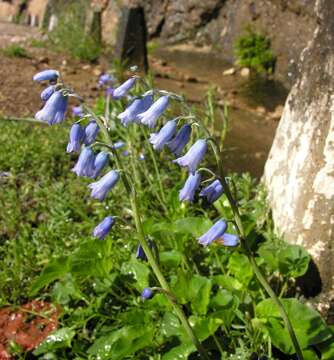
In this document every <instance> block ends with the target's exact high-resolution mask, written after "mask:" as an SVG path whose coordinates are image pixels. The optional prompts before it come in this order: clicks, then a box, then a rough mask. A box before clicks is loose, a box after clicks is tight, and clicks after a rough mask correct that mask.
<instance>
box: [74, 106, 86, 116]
mask: <svg viewBox="0 0 334 360" xmlns="http://www.w3.org/2000/svg"><path fill="white" fill-rule="evenodd" d="M72 115H73V116H84V112H83V110H82V107H81V106H80V105H79V106H73V107H72Z"/></svg>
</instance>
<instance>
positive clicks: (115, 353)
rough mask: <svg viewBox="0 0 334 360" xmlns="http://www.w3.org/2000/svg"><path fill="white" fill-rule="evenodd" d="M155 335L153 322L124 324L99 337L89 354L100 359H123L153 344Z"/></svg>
mask: <svg viewBox="0 0 334 360" xmlns="http://www.w3.org/2000/svg"><path fill="white" fill-rule="evenodd" d="M153 336H154V326H153V324H143V325H134V326H131V325H130V326H124V327H123V328H121V329H119V330H116V331H113V332H112V333H110V334H109V335H106V336H102V337H100V338H98V339H97V340H96V341H95V342H94V344H93V345H92V346H91V347H90V348H89V349H88V354H89V355H91V356H94V357H96V358H98V359H100V360H110V359H112V360H119V359H123V358H125V357H127V356H130V355H133V354H135V352H136V351H138V350H140V349H142V348H144V347H146V346H149V345H151V344H152V340H153Z"/></svg>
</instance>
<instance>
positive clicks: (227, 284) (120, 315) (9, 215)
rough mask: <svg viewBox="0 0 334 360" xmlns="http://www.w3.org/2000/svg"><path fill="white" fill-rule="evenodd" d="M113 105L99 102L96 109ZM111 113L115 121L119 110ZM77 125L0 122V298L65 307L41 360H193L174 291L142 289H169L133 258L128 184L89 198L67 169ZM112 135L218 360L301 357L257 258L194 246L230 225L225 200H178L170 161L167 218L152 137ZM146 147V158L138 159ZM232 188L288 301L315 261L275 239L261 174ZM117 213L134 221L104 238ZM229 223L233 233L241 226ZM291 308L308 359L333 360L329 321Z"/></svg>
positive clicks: (130, 132)
mask: <svg viewBox="0 0 334 360" xmlns="http://www.w3.org/2000/svg"><path fill="white" fill-rule="evenodd" d="M103 107H104V101H103V100H100V101H99V102H98V105H97V111H98V113H99V114H103V111H104V110H103ZM110 110H111V113H113V114H117V113H118V112H119V111H120V110H121V104H120V102H118V103H115V105H113V107H112V108H111V109H110ZM207 114H209V110H208V112H207ZM68 130H69V128H68V126H66V125H65V127H64V126H54V127H52V128H51V127H44V126H41V125H37V124H27V123H15V122H4V121H2V122H0V141H1V143H2V151H1V152H0V169H1V172H2V173H1V174H2V175H1V176H0V182H1V186H2V188H3V189H4V191H2V192H1V193H0V205H1V208H2V211H1V212H0V258H1V261H2V263H3V266H2V267H1V268H0V278H1V280H2V281H1V282H0V284H1V285H0V299H1V303H2V304H18V305H20V304H22V303H24V302H26V301H27V300H29V299H34V298H36V297H38V298H41V299H46V300H48V301H50V302H52V303H53V304H55V305H58V306H59V307H61V309H62V314H61V316H60V328H59V329H58V330H56V331H55V332H54V333H53V334H51V335H50V336H49V337H48V338H47V339H46V340H45V341H44V342H43V343H41V344H40V346H39V347H38V348H37V349H35V350H34V356H35V357H36V358H40V359H46V358H48V359H72V358H73V359H92V360H93V359H97V358H99V359H111V358H112V359H152V360H175V359H192V358H196V354H195V352H196V349H195V347H194V345H193V343H192V342H190V340H189V337H188V335H187V334H186V332H185V330H184V329H183V327H182V326H181V324H180V321H179V319H178V317H177V316H176V315H175V313H174V311H173V308H172V306H171V304H170V303H169V302H168V301H167V299H166V296H165V294H163V293H156V295H155V296H154V297H153V299H151V300H150V301H146V302H142V301H141V299H140V293H141V291H142V289H143V288H144V287H147V286H151V287H155V286H158V284H157V281H156V279H155V277H154V276H153V273H152V271H151V269H150V267H149V266H148V264H147V263H146V262H144V261H141V260H138V259H136V258H135V256H134V254H135V251H136V248H137V245H138V237H137V234H136V233H135V232H134V231H133V230H132V229H133V225H134V224H133V220H132V216H131V209H130V204H129V199H128V197H127V195H126V193H125V192H124V191H123V189H122V187H121V186H119V185H117V188H116V189H115V191H113V194H111V195H110V196H108V199H107V201H106V202H104V203H97V202H96V201H91V200H90V198H89V191H88V189H87V185H88V183H89V181H88V180H85V179H83V178H77V177H76V176H75V175H74V174H73V173H72V172H71V171H70V168H71V167H73V164H74V162H75V160H76V157H77V156H76V155H66V154H65V151H64V150H65V148H66V142H67V139H68ZM194 131H196V130H194ZM115 133H116V134H115V139H114V140H119V139H122V140H124V141H126V142H127V144H131V145H128V146H131V155H132V156H129V157H126V158H124V159H123V161H124V162H125V164H126V167H127V169H128V171H129V172H130V173H131V174H133V178H134V181H137V185H138V189H139V190H138V196H139V204H140V214H141V217H142V219H143V220H144V224H143V225H144V232H145V234H146V236H147V237H148V239H150V240H152V241H154V244H155V247H156V250H157V253H158V254H159V262H160V265H161V268H162V271H163V273H164V275H165V276H166V278H167V279H168V282H169V283H170V284H171V289H172V292H173V294H174V295H175V296H176V299H177V302H178V304H181V305H182V307H183V309H184V310H185V312H186V313H187V315H188V317H189V321H190V323H191V325H192V326H193V328H194V331H195V333H196V335H197V336H198V337H199V339H200V340H201V341H205V346H206V347H207V348H208V349H209V352H210V358H212V359H227V358H229V359H238V358H241V359H249V358H251V355H252V354H253V353H256V354H258V355H259V356H261V355H266V356H268V358H270V359H274V357H273V356H272V355H271V354H272V349H271V347H272V345H273V346H275V347H276V348H278V349H280V350H281V351H283V352H285V353H286V354H291V353H292V352H293V350H292V347H291V343H290V340H289V338H288V337H287V333H286V332H285V329H284V327H283V326H282V319H281V317H280V315H279V313H278V310H277V309H276V308H275V305H274V304H272V303H271V301H270V300H268V299H267V296H266V294H265V293H264V292H263V291H262V290H261V288H260V285H259V283H258V281H257V280H256V277H255V275H254V273H253V270H252V268H251V266H250V263H249V261H248V258H247V257H246V256H245V255H244V254H243V253H242V252H241V251H239V250H238V249H230V248H226V247H223V246H221V245H219V244H212V246H210V247H208V248H203V247H200V246H198V244H197V241H196V238H197V237H198V236H200V235H201V234H202V233H204V232H205V231H207V230H208V229H209V228H210V226H211V225H212V221H211V220H210V219H216V218H218V217H224V218H225V219H227V220H232V218H233V217H232V213H231V209H230V207H229V206H228V204H227V199H226V196H222V197H221V198H220V199H219V200H218V201H216V202H215V204H214V207H209V208H205V209H203V206H202V205H203V203H202V202H201V200H196V201H195V203H194V204H193V206H191V207H190V206H186V205H184V204H181V203H180V202H179V200H178V191H179V189H180V188H181V187H182V185H183V183H184V180H185V176H186V175H180V171H179V169H178V168H176V166H175V165H174V164H173V163H171V161H169V160H170V159H171V157H170V155H169V154H168V153H167V152H166V153H161V154H159V155H158V156H157V158H156V160H157V162H158V163H159V165H160V169H161V172H160V176H161V179H162V182H163V184H164V189H165V190H166V198H167V208H168V210H167V211H166V210H164V208H163V206H162V205H161V199H160V198H159V194H160V193H159V188H158V185H157V179H156V174H155V172H154V169H153V168H152V161H151V159H150V155H149V153H148V151H147V147H146V145H145V141H144V134H143V133H142V132H141V130H140V129H139V128H131V127H129V128H127V129H124V128H123V127H118V126H116V129H115ZM142 152H145V155H146V160H145V161H142V162H140V163H138V162H132V160H131V159H132V158H136V157H137V156H138V154H139V153H142ZM167 160H168V161H167ZM3 172H4V173H3ZM182 176H183V178H182ZM180 178H181V179H180ZM229 182H230V184H231V188H232V191H233V194H234V196H235V198H236V199H237V201H238V203H239V205H240V211H241V215H242V219H243V223H244V224H245V229H246V233H247V236H248V239H249V242H250V246H251V247H252V250H253V251H254V253H255V254H256V255H257V258H256V260H257V262H258V264H259V266H260V267H261V268H262V270H264V271H265V272H266V273H267V275H269V276H268V277H269V278H270V279H271V280H272V281H273V283H274V284H275V289H276V292H277V294H279V295H280V296H281V297H284V296H286V289H287V283H288V282H289V281H294V279H295V278H296V277H298V276H301V275H303V274H304V273H305V272H306V270H307V267H308V264H309V255H308V254H307V253H306V251H305V250H304V249H303V248H302V247H300V246H296V245H289V244H286V243H284V242H283V241H282V240H280V239H277V238H276V237H275V235H274V233H273V224H272V221H271V219H270V216H269V212H268V209H267V206H266V203H265V192H264V190H263V188H262V187H261V186H260V185H257V184H256V182H255V181H254V179H252V178H251V177H250V176H249V175H247V174H244V175H242V176H236V175H233V174H230V176H229ZM115 194H116V196H115ZM109 213H110V214H112V215H116V214H117V215H119V216H120V217H122V220H123V221H119V220H117V221H116V224H115V227H114V231H112V232H111V234H110V235H109V236H108V237H107V238H106V239H105V240H104V241H100V240H96V239H94V238H93V237H92V236H91V232H92V229H93V228H94V227H95V226H96V224H97V223H98V222H100V221H101V219H102V218H103V217H104V216H106V214H109ZM228 227H229V228H228V232H230V233H233V232H235V229H234V227H233V223H232V222H231V221H230V222H229V225H228ZM289 290H290V292H291V289H289ZM292 290H293V289H292ZM294 295H295V296H296V297H297V298H298V297H299V294H298V293H297V292H296V293H295V294H294ZM289 296H290V295H289ZM284 305H285V306H286V309H287V311H288V312H289V314H290V315H291V319H292V322H293V325H294V326H295V327H296V330H297V336H298V338H299V339H300V342H301V343H302V346H303V350H304V351H305V354H306V355H307V356H308V358H310V359H312V356H313V355H314V353H313V348H314V347H316V348H317V351H319V352H321V354H322V356H323V357H322V360H326V359H327V360H328V359H330V358H331V356H332V354H333V346H332V344H331V342H330V341H331V339H332V333H331V330H330V329H329V328H328V327H327V326H326V325H325V323H324V322H323V321H322V320H321V318H320V316H319V314H318V313H317V312H316V311H315V310H313V309H311V308H309V307H308V306H306V305H304V304H302V303H300V302H299V301H298V300H297V299H286V300H284ZM254 316H255V318H254ZM252 317H253V319H252V320H251V318H252ZM271 344H272V345H271ZM17 352H19V350H17Z"/></svg>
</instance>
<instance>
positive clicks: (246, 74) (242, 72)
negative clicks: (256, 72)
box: [240, 68, 250, 78]
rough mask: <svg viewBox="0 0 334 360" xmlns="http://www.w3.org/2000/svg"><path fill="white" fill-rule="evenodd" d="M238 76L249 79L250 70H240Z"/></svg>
mask: <svg viewBox="0 0 334 360" xmlns="http://www.w3.org/2000/svg"><path fill="white" fill-rule="evenodd" d="M240 75H241V76H242V77H244V78H249V76H250V70H249V69H248V68H242V69H241V70H240Z"/></svg>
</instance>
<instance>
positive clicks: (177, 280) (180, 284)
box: [171, 270, 191, 304]
mask: <svg viewBox="0 0 334 360" xmlns="http://www.w3.org/2000/svg"><path fill="white" fill-rule="evenodd" d="M190 281H191V275H190V274H189V273H186V272H184V271H182V270H179V271H178V273H177V276H174V277H172V284H171V285H172V292H173V293H174V294H175V296H176V298H177V301H178V302H179V303H180V304H185V303H187V302H188V301H189V283H190Z"/></svg>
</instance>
